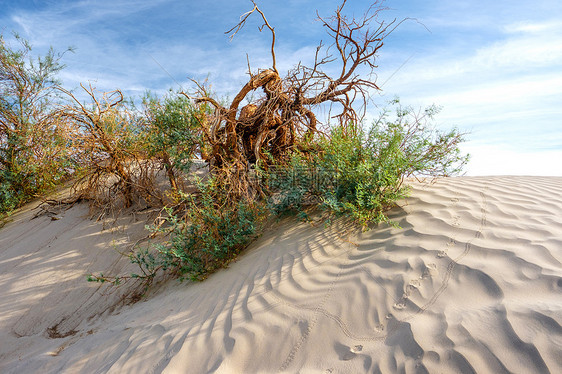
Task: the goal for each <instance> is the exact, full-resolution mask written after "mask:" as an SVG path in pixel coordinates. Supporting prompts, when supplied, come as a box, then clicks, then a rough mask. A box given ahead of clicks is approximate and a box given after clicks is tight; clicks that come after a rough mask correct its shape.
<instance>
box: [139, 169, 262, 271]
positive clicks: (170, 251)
mask: <svg viewBox="0 0 562 374" xmlns="http://www.w3.org/2000/svg"><path fill="white" fill-rule="evenodd" d="M196 185H197V189H198V192H197V195H193V194H185V193H183V192H181V191H179V195H180V196H181V204H182V205H184V207H185V210H184V211H185V216H183V217H181V218H180V217H178V216H177V215H176V214H174V212H173V209H172V208H167V209H166V212H167V214H168V217H167V218H166V219H165V221H166V225H165V227H164V228H159V229H156V228H153V230H157V231H160V232H163V233H165V234H168V235H170V239H169V241H168V242H166V243H164V244H160V245H157V246H155V250H156V255H155V254H154V252H145V253H144V254H142V255H141V256H140V257H139V258H137V261H138V262H139V263H140V265H141V268H144V269H149V271H157V270H160V269H162V270H168V269H172V270H173V271H174V272H175V273H176V274H178V275H179V276H180V278H181V279H184V278H189V279H191V280H202V279H204V278H205V277H206V276H207V275H208V274H209V273H212V272H213V271H215V270H217V269H219V268H221V267H224V266H225V265H227V264H228V263H229V262H230V261H232V260H233V259H234V258H235V257H236V256H237V255H238V254H239V253H240V252H241V251H242V250H243V249H244V248H246V246H247V245H248V244H249V243H250V242H251V241H252V240H253V239H254V238H255V237H256V235H258V234H259V232H260V228H261V224H262V222H263V219H264V217H266V216H267V211H266V209H265V207H264V204H262V203H259V202H251V201H244V200H240V201H232V200H230V199H229V197H228V194H227V193H225V191H226V190H225V188H224V187H225V186H222V185H221V184H220V183H219V182H218V181H217V179H215V178H212V177H211V178H209V179H208V180H206V181H202V180H197V181H196Z"/></svg>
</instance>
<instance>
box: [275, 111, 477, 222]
mask: <svg viewBox="0 0 562 374" xmlns="http://www.w3.org/2000/svg"><path fill="white" fill-rule="evenodd" d="M392 104H393V105H395V106H396V107H397V108H396V118H395V119H393V120H391V119H390V118H389V117H390V116H389V114H390V113H391V112H390V111H389V110H384V111H383V113H382V115H381V117H380V118H379V119H378V120H377V121H376V122H374V124H373V125H372V126H371V127H370V128H368V129H363V128H362V127H361V126H359V125H357V124H344V125H340V126H336V127H335V128H333V129H332V131H331V134H330V136H329V137H327V138H324V139H321V140H319V141H316V144H315V145H316V147H317V148H316V149H315V150H314V151H313V152H306V153H303V152H298V153H294V154H293V155H292V158H291V159H290V161H289V162H288V163H286V164H284V165H283V167H280V168H273V169H271V170H270V171H268V172H267V173H265V175H266V178H265V180H266V182H267V184H268V188H269V191H270V192H271V194H272V198H271V199H270V201H271V202H272V205H273V210H274V211H275V212H278V213H279V212H284V211H297V212H301V211H302V209H303V207H304V206H305V205H310V204H316V203H318V202H319V201H320V202H321V203H320V206H321V207H322V208H324V209H327V210H329V211H331V212H333V213H335V214H337V215H347V216H350V217H352V218H353V219H355V220H356V221H357V222H358V223H359V224H361V225H362V226H363V227H367V225H369V224H372V223H379V222H387V223H392V222H390V221H389V219H388V217H387V216H386V214H385V212H386V211H387V210H388V209H389V208H391V207H392V206H393V205H394V204H395V203H396V201H397V200H399V199H401V198H403V197H405V196H407V193H408V189H407V187H405V186H404V184H403V182H404V179H405V178H407V177H411V176H415V177H418V176H431V177H437V176H448V175H453V174H456V173H458V172H459V171H460V170H461V169H462V167H463V166H464V164H466V162H467V161H468V156H463V155H462V154H461V153H460V150H459V148H458V145H459V143H460V142H462V141H463V138H462V134H460V133H459V132H458V130H456V129H453V130H451V131H448V132H441V131H438V130H435V129H434V128H433V127H432V126H431V124H430V120H431V119H432V118H433V116H434V115H435V114H436V113H437V112H438V108H436V107H434V106H432V107H429V108H427V109H426V110H425V111H423V112H421V113H420V112H415V111H414V110H413V109H412V108H402V107H401V106H400V103H399V101H398V100H395V101H393V102H392Z"/></svg>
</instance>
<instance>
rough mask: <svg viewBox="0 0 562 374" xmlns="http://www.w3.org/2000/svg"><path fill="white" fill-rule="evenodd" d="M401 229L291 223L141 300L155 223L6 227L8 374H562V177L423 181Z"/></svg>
mask: <svg viewBox="0 0 562 374" xmlns="http://www.w3.org/2000/svg"><path fill="white" fill-rule="evenodd" d="M412 187H413V191H412V195H411V197H409V198H408V199H405V200H403V201H401V202H400V207H399V208H395V209H393V210H392V211H391V212H390V215H391V218H392V219H393V220H395V221H396V222H397V223H398V224H399V225H400V226H401V228H393V227H390V226H388V225H379V226H377V227H373V228H372V229H371V230H369V231H366V232H361V231H360V230H358V229H357V228H356V227H354V226H352V225H350V224H349V223H346V222H345V221H341V220H340V221H336V222H334V223H333V224H332V225H330V226H325V225H324V224H322V223H320V222H308V223H305V222H295V221H294V220H283V221H281V222H279V223H276V224H275V225H274V227H272V228H270V229H269V230H267V231H266V232H265V233H264V234H263V235H262V236H261V237H260V238H258V239H257V240H256V241H255V242H254V243H253V244H252V245H251V246H250V247H249V248H248V250H247V251H246V252H245V254H244V255H243V256H241V257H240V259H239V260H238V261H236V262H235V263H232V264H231V265H230V267H229V268H228V269H225V270H222V271H219V272H218V273H216V274H214V275H212V276H211V277H209V279H207V280H206V281H204V282H202V283H191V282H183V283H179V282H178V281H175V280H171V281H168V282H165V283H163V284H161V285H159V286H156V287H155V288H154V289H152V290H151V291H150V292H149V293H148V295H146V297H145V298H143V299H142V300H141V301H139V302H137V303H133V304H129V303H127V302H124V301H123V298H122V296H123V295H124V294H127V292H130V291H131V290H130V289H128V288H127V287H128V286H127V285H125V286H123V287H121V288H112V287H108V286H107V285H100V284H93V283H88V282H86V274H88V273H90V272H99V271H103V272H104V273H106V274H123V273H124V274H126V273H127V272H130V271H131V270H132V269H133V268H131V265H130V264H129V263H128V260H127V259H126V258H123V257H122V256H121V255H120V254H119V253H118V252H117V251H118V250H124V249H125V248H127V246H130V244H132V243H135V242H136V241H137V240H139V239H141V238H142V237H143V236H144V235H146V232H145V231H144V229H143V227H144V225H145V224H146V222H147V221H146V220H147V219H148V215H149V214H150V213H147V212H138V213H137V214H135V215H134V216H126V217H122V218H120V219H118V220H117V221H115V222H110V221H108V220H107V219H105V220H104V219H102V220H99V221H96V220H92V219H90V218H89V214H88V213H89V212H88V207H87V206H86V205H77V206H75V207H73V208H71V209H69V210H67V211H62V212H60V214H58V215H54V216H48V215H43V216H40V217H38V218H35V219H31V218H32V217H33V216H34V214H35V213H36V212H37V210H34V209H33V208H35V207H36V206H37V203H36V204H34V205H33V204H32V205H29V206H27V207H24V208H23V209H22V210H21V211H20V212H18V213H16V214H15V215H14V216H13V217H12V219H13V220H12V221H11V222H9V223H7V224H6V225H5V226H4V227H3V228H1V229H0V372H1V373H18V374H20V373H161V372H164V373H211V372H217V373H276V372H286V373H297V372H300V373H364V372H365V373H426V372H429V373H474V372H476V373H510V372H511V373H549V372H550V373H561V372H562V327H561V324H562V178H557V177H544V178H542V177H459V178H446V179H438V180H436V181H435V182H434V183H431V184H427V183H426V184H423V183H417V182H415V183H412Z"/></svg>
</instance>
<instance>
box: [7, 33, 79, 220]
mask: <svg viewBox="0 0 562 374" xmlns="http://www.w3.org/2000/svg"><path fill="white" fill-rule="evenodd" d="M15 38H16V41H17V42H18V43H19V48H12V47H11V46H10V45H8V44H7V42H6V41H5V40H4V38H3V36H2V35H0V213H2V212H7V211H10V210H12V209H14V208H16V207H18V206H19V205H21V204H22V203H24V202H26V201H28V200H29V199H31V198H34V197H36V196H37V195H39V194H41V193H43V192H45V191H46V190H48V189H49V188H51V187H52V186H54V185H56V184H57V183H60V182H61V181H62V180H64V179H65V178H66V177H67V176H68V175H69V174H71V173H72V171H73V170H74V169H73V166H74V165H72V163H71V158H70V157H69V156H70V149H69V148H68V139H67V137H66V135H67V133H68V131H67V128H66V123H65V122H64V121H62V120H61V118H60V117H59V116H58V112H57V110H56V107H55V105H54V104H55V103H56V102H57V101H59V100H60V97H59V95H58V93H57V90H56V89H55V87H56V85H57V84H58V81H57V80H56V79H55V76H56V74H57V73H58V72H59V71H60V70H61V69H63V68H64V65H62V64H61V63H60V59H61V58H62V54H56V53H55V52H54V51H53V50H52V49H51V50H50V51H49V52H48V53H47V54H46V55H45V56H38V57H36V58H33V57H32V56H31V52H32V48H31V46H30V45H29V43H28V42H27V41H25V40H23V39H21V38H20V37H19V36H17V35H15Z"/></svg>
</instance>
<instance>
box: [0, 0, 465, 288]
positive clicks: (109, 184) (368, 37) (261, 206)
mask: <svg viewBox="0 0 562 374" xmlns="http://www.w3.org/2000/svg"><path fill="white" fill-rule="evenodd" d="M345 5H346V1H345V0H344V1H343V2H342V4H341V5H340V6H339V7H338V8H337V9H336V11H335V13H334V15H333V16H331V17H329V18H326V19H324V18H320V21H321V22H322V24H323V26H324V27H325V29H326V31H327V33H328V35H329V37H330V38H331V40H332V42H333V44H332V45H331V49H330V48H328V49H327V50H323V48H324V46H323V45H322V44H321V45H320V46H319V47H318V50H317V53H316V56H315V58H314V65H313V66H310V67H307V66H304V65H303V64H300V63H299V64H297V65H296V66H295V67H294V68H293V69H291V70H290V71H288V73H287V74H286V75H285V76H284V77H282V76H281V75H280V73H279V71H278V70H277V68H276V56H275V30H274V28H273V27H272V26H271V25H270V24H269V22H268V20H267V18H266V17H265V15H264V14H263V13H262V11H261V10H260V9H259V7H258V6H257V5H256V4H255V3H254V8H253V9H252V10H251V11H250V12H248V13H246V14H245V15H244V17H243V18H242V20H241V21H240V23H239V24H237V25H236V26H235V27H234V28H233V29H232V30H230V32H231V35H232V36H234V35H236V33H237V32H238V31H239V30H240V29H241V28H243V27H244V26H245V23H246V20H247V19H248V17H250V16H252V14H257V15H258V17H261V21H263V26H262V29H264V28H265V29H268V30H269V31H270V32H271V35H272V44H271V59H272V66H271V67H270V68H268V69H260V70H257V71H255V72H252V71H251V70H250V78H249V81H248V83H247V84H245V85H244V86H243V87H242V89H241V90H240V91H239V93H238V94H237V95H236V96H235V97H234V98H233V99H232V100H231V101H230V102H229V103H224V102H219V101H218V100H216V99H214V98H213V97H212V95H210V93H209V90H208V88H207V87H206V86H205V85H204V84H200V83H197V82H195V83H196V89H195V92H192V93H187V92H178V93H176V94H169V95H168V96H166V97H164V98H157V97H154V96H150V95H147V96H146V97H145V99H144V101H143V105H144V111H143V112H142V113H141V112H138V111H136V110H135V109H134V106H133V105H131V104H130V103H128V102H127V101H126V100H124V97H123V95H122V94H121V92H120V91H114V92H109V93H105V94H104V93H102V94H99V93H97V92H96V91H95V89H94V88H93V87H92V86H89V87H84V86H83V89H84V92H85V93H86V94H87V97H88V98H89V99H90V101H91V105H90V106H88V105H86V104H83V103H82V102H81V101H80V100H79V99H78V98H77V97H76V96H75V93H74V92H71V91H69V90H65V89H63V88H61V87H58V88H57V92H62V93H64V94H66V95H65V96H64V97H65V98H66V99H67V102H66V103H63V104H60V103H59V105H57V106H56V108H57V109H56V110H54V111H52V112H47V113H52V114H53V115H52V118H56V119H57V121H58V122H57V126H54V127H53V126H51V127H49V126H48V125H45V126H43V125H39V124H40V123H42V122H40V121H39V120H38V119H33V120H30V121H28V122H29V123H30V124H33V125H32V126H30V128H39V129H44V130H42V131H43V133H42V134H43V135H42V138H44V139H49V140H46V141H44V142H43V143H41V145H40V147H42V149H45V150H50V149H55V150H58V151H60V150H61V149H62V148H64V147H62V145H65V146H67V147H66V148H64V149H65V152H66V153H61V154H60V156H61V157H62V156H64V157H62V158H61V160H65V161H64V162H59V163H57V164H56V167H54V169H50V170H55V171H50V173H51V174H49V176H50V177H51V179H53V178H54V180H53V181H56V180H58V179H60V178H61V174H60V173H62V172H63V171H64V170H66V169H64V167H65V165H66V164H65V162H67V163H73V164H74V165H75V166H74V170H76V171H77V174H76V175H77V177H78V178H76V180H77V182H76V184H75V188H74V192H75V199H78V198H82V199H88V200H90V201H93V202H98V203H99V202H103V203H104V204H116V203H117V201H120V202H121V203H122V204H123V205H124V207H126V208H127V207H131V206H133V205H134V204H135V203H136V202H137V201H138V198H140V199H142V201H143V202H144V203H146V204H149V205H153V206H156V205H158V206H162V207H163V209H162V214H161V216H160V217H159V218H158V219H157V221H156V222H155V223H154V225H152V226H151V237H154V236H160V238H161V239H160V240H159V244H152V245H150V246H148V247H145V248H144V249H139V248H137V249H135V250H134V251H133V252H132V253H131V254H130V255H129V257H130V259H131V261H132V262H133V263H135V264H137V265H138V266H139V269H140V272H139V273H138V274H131V275H127V276H117V277H115V276H107V275H103V274H99V275H97V276H95V275H91V276H90V277H89V280H91V281H98V282H108V281H109V282H113V283H121V282H122V281H124V280H128V279H133V280H139V279H140V280H141V281H142V282H144V283H145V284H146V285H149V284H150V283H151V282H153V281H154V279H155V277H156V275H157V274H172V275H174V276H177V277H179V278H181V279H186V278H187V279H192V280H200V279H204V278H206V277H207V276H208V274H210V273H211V272H213V271H215V270H217V269H219V268H221V267H223V266H226V265H227V264H228V263H229V262H231V261H232V260H233V259H234V258H236V256H237V255H238V254H240V253H241V252H242V251H243V250H244V248H246V247H247V246H248V245H249V243H251V241H252V240H254V238H256V236H258V235H259V234H260V233H261V232H262V230H263V227H264V223H265V222H266V221H267V220H269V219H271V218H274V217H278V216H279V215H281V214H286V213H291V212H293V213H295V212H296V213H297V214H298V215H299V216H300V217H307V214H308V213H309V208H315V209H321V210H324V211H326V212H328V213H330V214H331V215H333V216H347V217H350V218H352V219H353V220H355V221H356V222H357V223H358V225H360V226H362V227H363V228H364V229H366V228H368V227H369V226H370V225H372V224H377V223H381V222H384V223H389V224H393V222H391V221H390V220H389V218H388V216H387V214H386V213H387V211H388V209H390V208H391V207H393V206H394V205H395V204H396V202H397V201H398V200H399V199H401V198H403V197H405V196H407V194H408V187H407V185H406V184H405V183H404V182H405V179H406V178H408V177H420V176H430V177H437V176H448V175H453V174H456V173H458V172H459V171H460V170H461V169H462V167H463V166H464V165H465V164H466V162H467V156H464V155H462V154H461V153H460V151H459V144H460V143H461V142H462V141H463V134H461V133H460V132H459V131H458V130H451V131H445V132H442V131H438V130H436V129H435V128H434V127H433V126H432V119H433V116H434V115H435V114H437V112H438V108H436V107H433V106H432V107H429V108H427V109H425V110H422V111H416V110H414V109H413V108H410V107H402V106H401V105H400V103H399V101H398V100H394V101H393V102H391V105H392V106H393V107H394V109H385V110H383V111H382V113H381V114H380V116H379V118H378V119H376V120H375V121H374V122H373V123H372V124H371V125H370V126H369V125H366V121H365V117H364V112H361V111H359V110H356V108H366V106H367V104H368V101H369V96H370V95H372V93H373V92H376V91H377V90H379V87H378V86H377V84H376V82H374V81H371V80H370V79H363V78H362V76H364V74H365V75H366V76H373V74H374V70H375V68H376V64H375V62H376V58H377V53H378V51H379V49H380V48H381V47H382V46H383V40H384V39H385V37H386V36H388V35H389V34H390V33H391V32H392V31H393V30H394V28H396V27H397V26H398V25H399V24H400V23H395V22H394V21H393V22H390V23H385V22H384V21H381V20H379V18H378V17H379V13H380V12H381V11H382V9H383V8H382V7H381V6H380V4H379V3H377V2H375V4H373V6H372V7H370V8H369V10H368V11H367V13H366V14H365V15H364V16H363V17H361V18H357V19H356V18H349V17H347V16H346V15H345V14H344V8H345ZM330 53H333V54H330ZM53 61H54V60H53ZM53 64H54V62H53ZM58 66H59V65H56V64H54V65H53V67H52V69H54V70H51V72H56V69H55V68H57V69H58ZM333 71H337V72H339V73H338V74H336V75H335V76H332V75H330V74H329V72H333ZM49 82H50V81H49ZM49 87H51V86H49ZM16 97H17V96H16ZM45 98H46V97H45ZM41 103H42V104H41V105H47V102H43V101H41ZM43 103H44V104H43ZM243 103H244V105H243ZM2 105H3V107H2V108H3V110H4V108H5V107H6V108H8V106H7V104H5V103H4V102H3V103H2ZM47 106H48V105H47ZM327 107H329V109H330V113H332V114H335V115H334V116H332V118H334V119H335V124H332V125H331V126H328V125H322V122H321V120H320V119H318V118H317V114H316V113H317V112H318V111H319V110H323V109H326V108H327ZM393 112H394V115H393V114H392V113H393ZM1 118H2V117H0V119H1ZM28 122H25V123H28ZM49 123H51V122H49ZM63 126H66V127H65V128H66V129H67V130H68V131H67V133H68V134H72V136H71V138H72V139H71V140H72V141H70V140H69V138H68V137H67V138H64V137H63V138H61V139H62V140H57V141H58V142H62V143H57V141H55V139H58V138H56V137H54V135H53V134H55V133H56V131H55V130H56V129H62V128H63ZM322 126H323V127H322ZM4 127H6V126H5V125H4ZM4 127H2V129H4ZM12 128H13V125H12V127H10V129H12ZM53 129H55V130H53ZM48 131H51V132H52V134H51V133H49V132H48ZM57 131H59V130H57ZM4 132H6V131H4ZM24 133H25V132H24ZM47 133H49V134H50V135H49V136H44V134H47ZM40 138H41V137H27V138H25V139H26V141H27V140H28V139H38V140H39V139H40ZM13 139H16V138H15V137H14V135H10V134H9V135H3V138H0V140H1V141H2V142H1V143H0V145H1V146H2V147H3V148H0V152H3V153H1V154H0V162H1V163H2V164H1V165H2V166H0V167H1V169H0V173H4V177H3V179H2V180H1V183H0V195H2V196H8V195H9V194H14V191H16V192H17V193H19V192H18V191H20V189H22V188H23V187H21V186H23V184H25V183H28V182H21V181H19V180H17V179H15V176H18V178H19V177H23V178H27V180H28V181H29V180H30V179H29V178H30V177H28V175H32V173H31V174H25V173H20V172H19V171H18V172H17V173H16V172H15V170H16V169H14V167H13V166H10V165H12V164H13V162H12V164H10V161H9V160H8V158H6V156H4V159H5V160H8V161H5V160H4V159H2V158H1V157H2V155H7V154H9V153H10V150H12V149H13V147H14V146H13V144H14V140H13ZM16 143H17V142H16ZM24 143H25V141H23V140H19V143H17V144H19V145H18V146H22V145H23V144H24ZM10 147H12V148H10ZM57 147H58V148H57ZM12 153H13V152H12ZM22 154H23V153H22ZM65 157H66V158H65ZM194 158H200V159H202V160H203V161H204V162H205V164H206V168H207V175H205V176H204V177H203V178H202V179H197V178H195V179H194V178H193V176H192V175H190V173H191V170H192V168H191V167H192V160H193V159H194ZM54 159H57V158H54ZM3 160H4V161H3ZM37 160H39V158H33V157H31V158H30V157H28V158H22V159H21V165H25V167H24V168H28V169H29V170H35V169H34V167H37V165H38V161H37ZM7 165H8V166H9V167H8V166H7ZM159 169H160V170H163V171H164V173H165V175H166V178H167V180H168V183H169V191H167V193H166V194H165V195H166V197H167V199H163V198H162V194H160V193H159V192H158V191H157V190H156V189H155V188H154V184H153V183H154V180H153V178H154V173H156V172H157V171H158V170H159ZM26 170H27V169H26ZM6 176H8V177H6ZM26 176H27V177H26ZM57 178H58V179H57ZM190 178H191V181H190ZM33 180H35V181H39V180H41V179H33ZM34 183H35V185H38V183H39V182H34ZM49 183H50V182H49ZM31 185H33V183H32V184H31ZM6 186H8V187H6ZM14 186H16V187H14ZM17 186H20V187H17ZM23 193H24V194H25V195H30V194H33V193H35V192H26V191H24V192H23ZM9 196H12V195H9ZM117 198H118V199H117ZM2 201H3V204H4V206H5V207H2V203H0V209H5V210H6V209H8V210H9V209H12V207H13V206H15V205H14V203H13V202H10V201H19V200H17V198H16V199H15V200H14V198H12V197H10V199H6V198H3V200H2ZM10 204H11V205H10ZM17 204H19V202H18V203H17ZM17 204H16V205H17ZM102 205H103V204H102Z"/></svg>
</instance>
